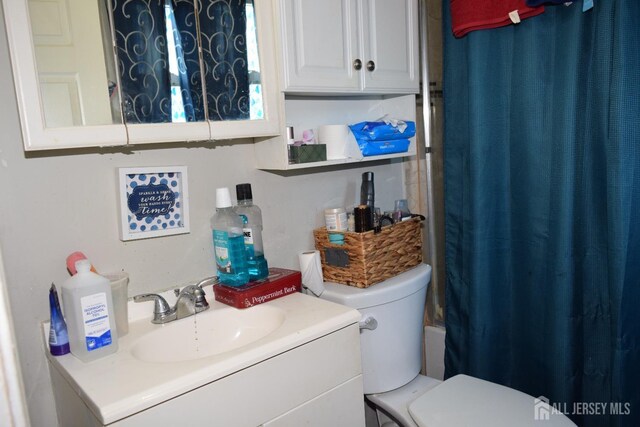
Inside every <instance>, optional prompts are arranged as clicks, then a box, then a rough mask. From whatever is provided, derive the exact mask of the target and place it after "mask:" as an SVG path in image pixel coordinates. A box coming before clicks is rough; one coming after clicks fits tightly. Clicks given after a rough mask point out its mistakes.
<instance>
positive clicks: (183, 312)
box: [133, 276, 218, 324]
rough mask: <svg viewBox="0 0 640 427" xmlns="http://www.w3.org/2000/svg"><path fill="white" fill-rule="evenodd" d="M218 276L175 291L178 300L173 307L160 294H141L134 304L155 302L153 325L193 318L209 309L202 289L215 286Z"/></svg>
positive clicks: (136, 297)
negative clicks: (211, 285)
mask: <svg viewBox="0 0 640 427" xmlns="http://www.w3.org/2000/svg"><path fill="white" fill-rule="evenodd" d="M217 281H218V277H217V276H213V277H207V278H206V279H202V280H201V281H199V282H198V283H196V284H195V285H188V286H185V287H184V288H183V289H182V290H180V289H175V290H174V292H175V294H176V296H177V297H178V299H177V300H176V304H175V305H174V306H173V307H170V306H169V304H168V303H167V300H165V299H164V298H163V297H162V296H160V295H158V294H140V295H136V296H134V297H133V301H134V302H143V301H154V307H153V319H151V323H156V324H163V323H168V322H172V321H174V320H179V319H184V318H185V317H189V316H193V315H194V314H196V313H200V312H202V311H205V310H206V309H208V308H209V303H208V302H207V298H206V296H205V292H204V290H203V289H202V287H203V286H205V285H209V284H215V283H217Z"/></svg>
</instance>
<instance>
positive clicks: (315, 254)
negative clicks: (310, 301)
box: [298, 251, 324, 297]
mask: <svg viewBox="0 0 640 427" xmlns="http://www.w3.org/2000/svg"><path fill="white" fill-rule="evenodd" d="M298 261H299V262H300V271H301V272H302V287H303V288H305V289H307V291H308V292H307V293H309V292H311V293H312V294H313V295H315V296H317V297H319V296H320V295H322V293H323V292H324V279H323V278H322V263H321V261H320V251H307V252H302V253H300V254H299V255H298Z"/></svg>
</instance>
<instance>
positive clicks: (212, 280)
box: [196, 276, 220, 289]
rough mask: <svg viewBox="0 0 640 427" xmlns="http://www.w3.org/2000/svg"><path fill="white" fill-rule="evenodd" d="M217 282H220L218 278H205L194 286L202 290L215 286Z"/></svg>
mask: <svg viewBox="0 0 640 427" xmlns="http://www.w3.org/2000/svg"><path fill="white" fill-rule="evenodd" d="M219 281H220V279H219V278H218V276H211V277H206V278H204V279H202V280H200V281H199V282H198V283H196V286H197V287H199V288H200V289H202V287H203V286H206V285H215V284H216V283H218V282H219Z"/></svg>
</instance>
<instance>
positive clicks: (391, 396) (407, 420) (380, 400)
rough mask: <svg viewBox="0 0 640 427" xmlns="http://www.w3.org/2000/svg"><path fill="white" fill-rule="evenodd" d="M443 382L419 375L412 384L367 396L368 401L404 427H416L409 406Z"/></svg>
mask: <svg viewBox="0 0 640 427" xmlns="http://www.w3.org/2000/svg"><path fill="white" fill-rule="evenodd" d="M440 384H442V381H440V380H437V379H435V378H431V377H425V376H424V375H418V376H417V377H415V378H414V379H413V380H411V382H409V383H408V384H405V385H404V386H402V387H400V388H397V389H395V390H391V391H388V392H386V393H377V394H367V395H366V397H367V399H368V400H369V401H370V402H371V403H373V404H374V405H375V406H376V408H379V409H381V410H382V411H383V412H385V413H386V414H387V415H389V416H390V417H391V418H393V419H395V420H396V421H397V422H399V423H401V424H402V426H403V427H414V426H416V423H415V422H414V421H413V418H412V417H411V415H410V414H409V404H410V403H411V402H412V401H414V400H416V399H417V398H419V397H420V396H422V395H424V394H425V393H426V392H428V391H429V390H431V389H432V388H434V387H436V386H438V385H440Z"/></svg>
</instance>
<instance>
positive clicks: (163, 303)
mask: <svg viewBox="0 0 640 427" xmlns="http://www.w3.org/2000/svg"><path fill="white" fill-rule="evenodd" d="M133 301H134V302H144V301H154V302H155V304H154V306H153V320H152V321H151V322H152V323H163V321H164V320H165V319H166V318H167V317H168V316H170V315H171V314H172V312H173V310H172V309H171V307H169V304H168V303H167V300H165V299H164V298H163V297H162V296H160V295H158V294H140V295H136V296H134V297H133Z"/></svg>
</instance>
